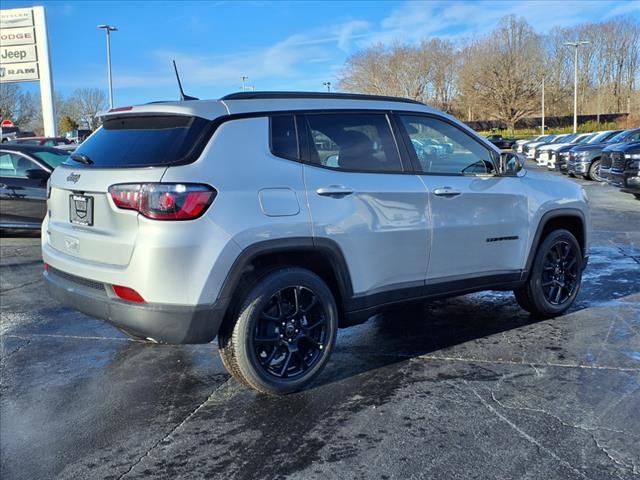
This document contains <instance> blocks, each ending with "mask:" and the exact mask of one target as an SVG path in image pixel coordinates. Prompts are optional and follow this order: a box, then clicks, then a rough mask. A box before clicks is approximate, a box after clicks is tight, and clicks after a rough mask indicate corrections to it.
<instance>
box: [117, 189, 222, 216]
mask: <svg viewBox="0 0 640 480" xmlns="http://www.w3.org/2000/svg"><path fill="white" fill-rule="evenodd" d="M109 193H110V194H111V198H112V199H113V203H114V204H115V205H116V207H118V208H122V209H125V210H135V211H137V212H140V213H141V214H142V215H144V216H145V217H147V218H152V219H154V220H193V219H194V218H198V217H199V216H201V215H202V214H203V213H204V212H205V211H206V210H207V208H209V205H211V203H212V202H213V200H214V199H215V198H216V193H217V192H216V191H215V190H214V189H213V188H211V187H210V186H208V185H199V184H193V183H124V184H119V185H112V186H111V187H109Z"/></svg>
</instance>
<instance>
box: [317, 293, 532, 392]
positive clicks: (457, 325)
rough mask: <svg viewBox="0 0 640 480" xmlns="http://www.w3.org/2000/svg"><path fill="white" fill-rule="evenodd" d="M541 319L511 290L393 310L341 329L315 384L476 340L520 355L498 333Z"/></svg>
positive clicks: (481, 345)
mask: <svg viewBox="0 0 640 480" xmlns="http://www.w3.org/2000/svg"><path fill="white" fill-rule="evenodd" d="M489 297H490V298H489ZM539 321H541V319H540V318H537V317H535V316H533V315H531V314H529V313H528V312H526V311H524V310H522V309H521V308H520V307H519V306H518V304H517V303H516V302H515V299H514V298H513V294H512V293H511V292H483V293H480V294H474V295H466V296H462V297H456V298H452V299H448V300H438V301H431V302H420V303H418V302H416V303H411V304H407V305H404V306H399V307H394V308H390V309H388V310H387V311H385V312H384V313H383V314H381V315H378V316H376V317H374V318H372V319H370V320H369V321H368V322H367V323H365V324H363V325H360V326H357V327H352V328H349V329H345V330H341V331H340V333H339V336H338V342H337V344H336V348H335V350H334V353H333V360H332V361H331V362H330V364H329V365H328V366H327V368H326V369H325V371H324V372H323V374H322V375H321V376H320V378H319V379H318V380H317V381H316V382H314V384H315V385H316V386H321V385H324V384H329V383H333V382H339V381H341V380H345V379H347V378H349V377H354V376H358V375H361V374H363V373H366V372H369V371H372V370H377V369H380V368H383V367H387V366H389V365H392V364H395V363H399V362H406V361H407V360H409V359H412V358H416V357H420V356H424V355H429V354H437V355H442V356H447V355H446V352H447V350H450V349H453V347H456V346H459V345H462V344H465V343H467V342H471V341H477V340H481V342H480V343H479V344H475V345H470V346H469V347H468V348H469V349H471V350H473V349H496V350H500V352H501V353H503V354H504V355H506V356H509V355H520V354H521V352H520V350H518V352H513V351H510V350H512V349H513V348H515V347H514V346H513V345H511V344H510V343H507V342H504V341H503V340H502V339H501V338H495V337H496V335H498V334H502V333H504V332H508V331H511V330H516V329H518V328H521V327H524V326H527V325H530V324H533V323H537V322H539ZM452 355H453V354H452ZM346 357H348V358H346Z"/></svg>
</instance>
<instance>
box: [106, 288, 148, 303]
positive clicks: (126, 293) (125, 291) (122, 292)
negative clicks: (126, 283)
mask: <svg viewBox="0 0 640 480" xmlns="http://www.w3.org/2000/svg"><path fill="white" fill-rule="evenodd" d="M112 288H113V291H114V293H115V294H116V295H117V296H118V297H120V298H121V299H122V300H127V301H129V302H136V303H145V302H144V298H142V296H141V295H140V294H139V293H138V292H136V291H135V290H134V289H133V288H129V287H123V286H121V285H112Z"/></svg>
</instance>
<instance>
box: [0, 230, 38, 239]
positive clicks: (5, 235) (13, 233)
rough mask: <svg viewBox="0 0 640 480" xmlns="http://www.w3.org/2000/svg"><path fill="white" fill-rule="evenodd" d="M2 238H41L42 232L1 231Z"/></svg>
mask: <svg viewBox="0 0 640 480" xmlns="http://www.w3.org/2000/svg"><path fill="white" fill-rule="evenodd" d="M0 237H3V238H39V237H40V230H26V229H25V230H15V229H4V228H2V229H0Z"/></svg>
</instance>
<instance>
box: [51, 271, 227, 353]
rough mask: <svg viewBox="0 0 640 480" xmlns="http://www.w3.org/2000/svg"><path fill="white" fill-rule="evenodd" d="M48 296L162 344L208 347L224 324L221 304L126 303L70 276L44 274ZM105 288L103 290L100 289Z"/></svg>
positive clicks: (87, 282) (106, 291)
mask: <svg viewBox="0 0 640 480" xmlns="http://www.w3.org/2000/svg"><path fill="white" fill-rule="evenodd" d="M44 277H45V284H46V286H47V290H48V292H49V294H50V295H51V296H52V297H53V298H55V299H56V300H58V301H59V302H60V303H62V304H63V305H66V306H68V307H71V308H74V309H76V310H78V311H80V312H82V313H85V314H87V315H90V316H92V317H95V318H99V319H101V320H104V321H106V322H108V323H110V324H112V325H114V326H116V327H119V328H122V329H125V330H127V331H128V332H130V333H132V334H135V335H138V336H140V337H144V338H150V339H153V340H155V341H157V342H160V343H208V342H210V341H211V340H213V339H214V338H215V336H216V335H217V333H218V330H219V328H220V324H221V323H222V318H223V316H224V308H222V307H221V306H220V305H219V304H212V305H198V306H182V305H165V304H147V303H145V304H140V303H133V302H125V301H122V300H120V299H118V298H117V297H113V296H111V295H110V294H109V293H108V290H107V287H106V286H105V285H103V284H99V283H97V282H92V281H84V282H83V280H84V279H81V278H79V277H73V276H71V275H68V274H64V273H63V272H61V273H59V274H58V273H54V272H53V271H51V270H49V271H48V272H45V273H44ZM100 285H102V289H101V288H100Z"/></svg>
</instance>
